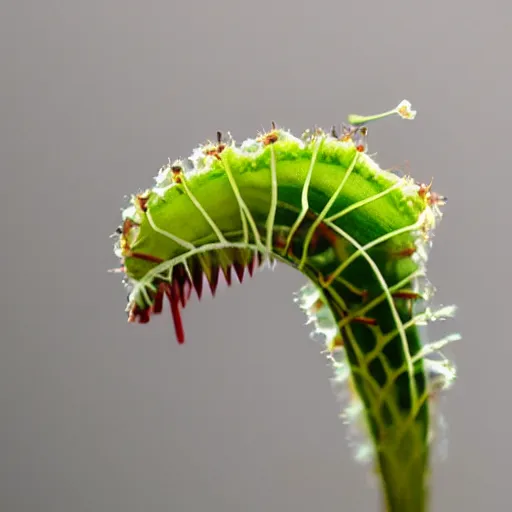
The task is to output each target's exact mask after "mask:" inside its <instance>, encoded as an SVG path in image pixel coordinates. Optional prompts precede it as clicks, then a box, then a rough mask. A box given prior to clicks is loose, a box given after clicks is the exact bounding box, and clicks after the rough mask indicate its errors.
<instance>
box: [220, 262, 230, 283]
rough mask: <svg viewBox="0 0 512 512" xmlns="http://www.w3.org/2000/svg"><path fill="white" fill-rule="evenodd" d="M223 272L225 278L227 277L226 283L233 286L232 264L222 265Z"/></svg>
mask: <svg viewBox="0 0 512 512" xmlns="http://www.w3.org/2000/svg"><path fill="white" fill-rule="evenodd" d="M222 273H223V274H224V278H225V279H226V283H228V286H231V265H227V266H226V267H222Z"/></svg>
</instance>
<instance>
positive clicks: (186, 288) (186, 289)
mask: <svg viewBox="0 0 512 512" xmlns="http://www.w3.org/2000/svg"><path fill="white" fill-rule="evenodd" d="M191 295H192V283H191V282H190V278H189V277H188V275H187V276H186V279H185V282H184V283H183V290H182V296H183V301H184V304H183V307H185V304H186V303H187V302H188V301H189V300H190V296H191Z"/></svg>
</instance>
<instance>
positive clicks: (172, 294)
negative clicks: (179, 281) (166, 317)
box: [165, 286, 185, 345]
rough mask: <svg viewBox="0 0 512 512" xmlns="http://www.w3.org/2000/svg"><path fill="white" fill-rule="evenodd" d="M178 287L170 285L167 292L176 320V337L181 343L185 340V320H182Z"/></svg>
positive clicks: (173, 317)
mask: <svg viewBox="0 0 512 512" xmlns="http://www.w3.org/2000/svg"><path fill="white" fill-rule="evenodd" d="M176 290H177V289H176V287H175V286H170V287H168V288H166V290H165V292H166V294H167V297H168V299H169V302H170V304H171V315H172V319H173V322H174V331H175V332H176V339H177V340H178V343H179V344H180V345H181V344H183V343H184V342H185V331H184V330H183V322H182V320H181V313H180V304H179V297H178V296H177V295H176Z"/></svg>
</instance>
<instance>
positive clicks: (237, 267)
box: [233, 261, 245, 282]
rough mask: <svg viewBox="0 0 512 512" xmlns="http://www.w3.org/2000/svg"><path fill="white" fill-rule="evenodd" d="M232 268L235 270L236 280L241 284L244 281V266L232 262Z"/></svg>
mask: <svg viewBox="0 0 512 512" xmlns="http://www.w3.org/2000/svg"><path fill="white" fill-rule="evenodd" d="M233 267H234V269H235V273H236V276H237V277H238V280H239V281H240V282H242V281H243V280H244V268H245V267H244V266H243V265H242V264H241V263H238V261H235V262H233Z"/></svg>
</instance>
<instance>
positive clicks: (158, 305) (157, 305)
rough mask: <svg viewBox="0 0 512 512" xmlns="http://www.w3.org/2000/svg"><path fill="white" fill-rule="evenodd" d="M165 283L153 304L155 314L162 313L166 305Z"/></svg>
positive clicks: (159, 289) (159, 288) (160, 287)
mask: <svg viewBox="0 0 512 512" xmlns="http://www.w3.org/2000/svg"><path fill="white" fill-rule="evenodd" d="M164 288H165V285H164V283H162V284H160V286H159V287H158V291H157V292H156V295H155V302H154V303H153V313H155V314H158V313H161V312H162V309H163V304H164Z"/></svg>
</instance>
